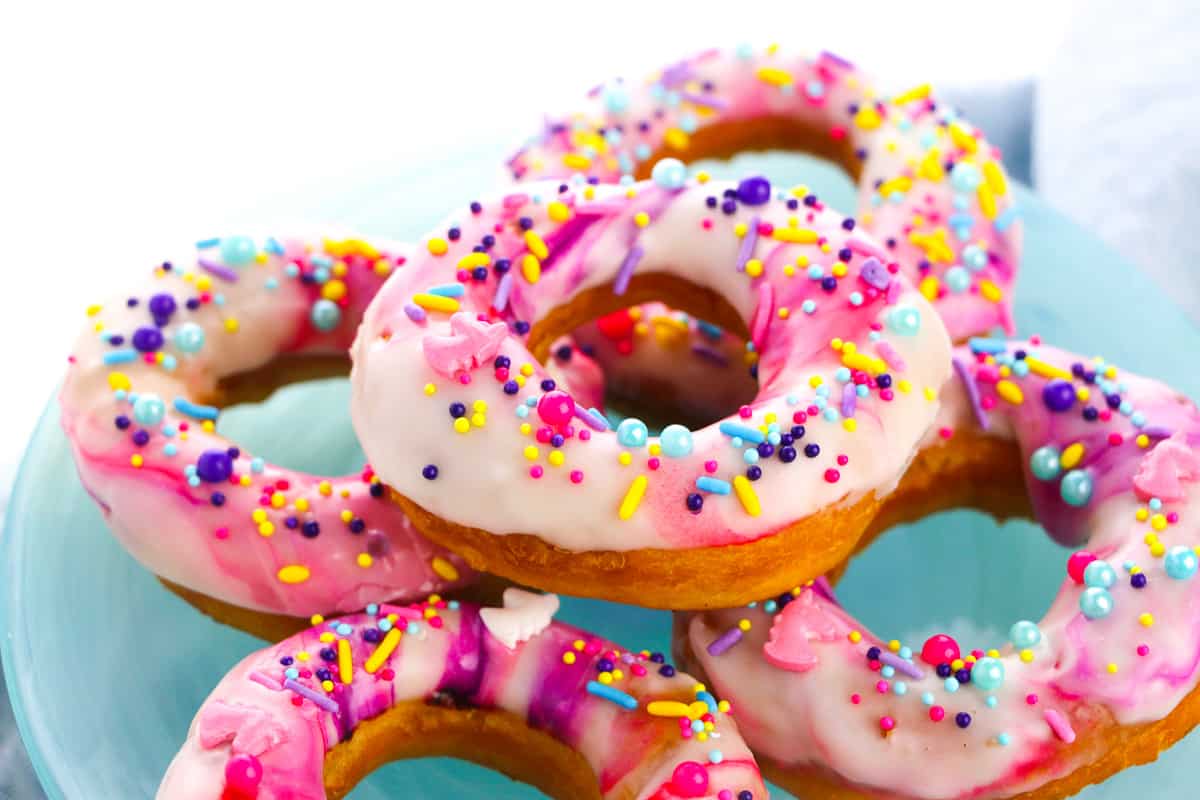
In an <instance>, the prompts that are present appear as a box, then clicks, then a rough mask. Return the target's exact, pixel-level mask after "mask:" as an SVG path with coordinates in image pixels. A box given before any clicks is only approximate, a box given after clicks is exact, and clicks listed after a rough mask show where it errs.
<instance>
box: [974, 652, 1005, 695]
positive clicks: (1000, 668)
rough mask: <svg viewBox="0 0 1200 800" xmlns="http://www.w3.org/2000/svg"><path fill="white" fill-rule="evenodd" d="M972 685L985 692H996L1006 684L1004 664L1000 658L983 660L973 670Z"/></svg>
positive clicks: (977, 662) (976, 663)
mask: <svg viewBox="0 0 1200 800" xmlns="http://www.w3.org/2000/svg"><path fill="white" fill-rule="evenodd" d="M971 683H973V684H975V685H976V686H978V687H979V688H980V689H981V690H983V691H985V692H994V691H995V690H997V689H999V688H1000V686H1001V685H1002V684H1003V683H1004V662H1003V661H1001V660H1000V659H998V658H981V659H979V660H978V661H976V662H975V666H974V667H972V668H971Z"/></svg>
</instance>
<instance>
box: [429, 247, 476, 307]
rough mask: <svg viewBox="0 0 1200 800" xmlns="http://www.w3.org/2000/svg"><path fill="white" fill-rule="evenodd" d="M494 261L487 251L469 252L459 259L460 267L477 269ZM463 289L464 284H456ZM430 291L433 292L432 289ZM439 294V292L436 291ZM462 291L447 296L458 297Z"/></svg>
mask: <svg viewBox="0 0 1200 800" xmlns="http://www.w3.org/2000/svg"><path fill="white" fill-rule="evenodd" d="M491 263H492V257H491V256H489V255H488V254H487V253H468V254H467V255H465V256H463V257H462V258H460V259H459V260H458V269H475V268H476V267H486V266H487V265H489V264H491ZM454 285H455V286H458V287H459V288H460V289H462V284H454ZM429 291H431V292H433V290H432V289H430V290H429ZM434 294H438V292H434ZM461 294H462V292H459V294H456V295H447V297H458V296H459V295H461Z"/></svg>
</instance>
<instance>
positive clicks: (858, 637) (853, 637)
mask: <svg viewBox="0 0 1200 800" xmlns="http://www.w3.org/2000/svg"><path fill="white" fill-rule="evenodd" d="M846 638H847V639H849V640H850V641H851V642H853V643H854V644H858V643H859V642H861V641H862V634H861V633H859V632H858V631H850V635H849V636H847V637H846Z"/></svg>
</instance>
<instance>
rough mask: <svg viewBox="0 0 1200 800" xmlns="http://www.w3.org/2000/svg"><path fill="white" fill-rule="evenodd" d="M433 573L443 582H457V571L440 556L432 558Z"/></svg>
mask: <svg viewBox="0 0 1200 800" xmlns="http://www.w3.org/2000/svg"><path fill="white" fill-rule="evenodd" d="M433 571H434V572H436V573H437V575H438V577H439V578H441V579H442V580H445V581H456V580H458V569H457V568H456V567H455V566H454V565H453V564H452V563H450V562H449V561H447V560H446V559H444V558H442V557H441V556H434V557H433Z"/></svg>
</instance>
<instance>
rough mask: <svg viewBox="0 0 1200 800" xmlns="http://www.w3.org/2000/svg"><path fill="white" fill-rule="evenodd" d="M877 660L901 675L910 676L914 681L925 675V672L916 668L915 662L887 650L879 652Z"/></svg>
mask: <svg viewBox="0 0 1200 800" xmlns="http://www.w3.org/2000/svg"><path fill="white" fill-rule="evenodd" d="M879 660H880V662H882V663H884V664H887V665H888V666H889V667H892V668H893V669H895V670H896V671H897V672H899V673H900V674H901V675H905V676H907V677H909V678H912V679H913V680H914V681H919V680H921V679H922V678H924V677H925V673H924V672H922V671H921V670H920V669H918V668H917V666H916V665H915V664H913V663H912V662H911V661H908V660H907V659H904V658H901V657H900V656H898V655H896V654H895V653H891V652H887V651H884V652H881V653H880V654H879Z"/></svg>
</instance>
